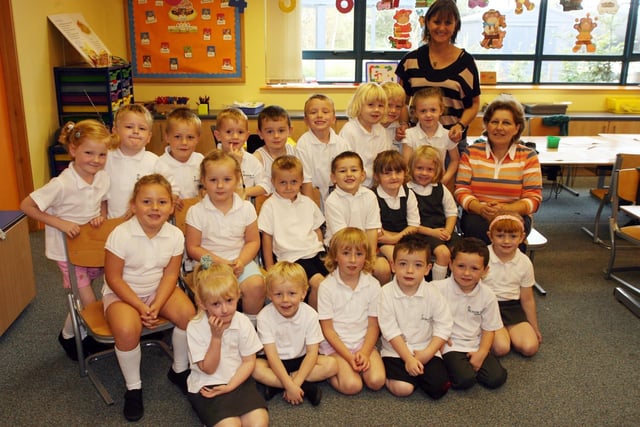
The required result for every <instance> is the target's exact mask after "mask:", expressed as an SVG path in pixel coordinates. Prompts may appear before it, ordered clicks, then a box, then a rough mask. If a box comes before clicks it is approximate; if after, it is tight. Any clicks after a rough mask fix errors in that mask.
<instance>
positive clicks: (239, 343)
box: [187, 312, 262, 393]
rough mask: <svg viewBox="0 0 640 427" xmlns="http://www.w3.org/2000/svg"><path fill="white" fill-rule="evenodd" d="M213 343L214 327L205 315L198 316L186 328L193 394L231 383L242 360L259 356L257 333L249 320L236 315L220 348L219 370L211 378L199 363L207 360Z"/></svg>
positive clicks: (225, 331) (237, 313)
mask: <svg viewBox="0 0 640 427" xmlns="http://www.w3.org/2000/svg"><path fill="white" fill-rule="evenodd" d="M210 343H211V327H210V326H209V319H208V318H207V315H206V313H198V315H197V316H196V317H195V318H194V319H193V320H191V321H190V322H189V324H188V325H187V344H188V346H189V362H190V363H191V374H189V377H188V378H187V389H188V390H189V392H190V393H198V392H200V389H201V388H202V387H204V386H207V385H221V384H227V383H229V380H231V377H233V376H234V375H235V373H236V371H237V370H238V368H239V367H240V365H241V364H242V358H243V357H246V356H250V355H252V354H256V353H257V352H258V351H259V350H260V349H261V348H262V344H260V340H259V339H258V334H257V333H256V330H255V329H254V328H253V324H252V323H251V321H250V320H249V318H248V317H247V316H246V315H244V314H243V313H240V312H236V313H235V314H234V315H233V319H231V324H229V327H228V328H227V329H225V330H224V332H223V333H222V341H221V345H220V362H219V363H218V368H217V369H216V371H215V372H214V373H213V374H211V375H209V374H206V373H204V372H202V371H201V370H200V368H199V367H198V362H200V361H202V360H204V357H205V355H206V354H207V350H208V349H209V344H210Z"/></svg>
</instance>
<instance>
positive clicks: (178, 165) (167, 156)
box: [160, 147, 204, 199]
mask: <svg viewBox="0 0 640 427" xmlns="http://www.w3.org/2000/svg"><path fill="white" fill-rule="evenodd" d="M202 159H204V156H203V155H202V154H201V153H198V152H195V151H194V152H193V153H191V156H189V158H188V159H187V161H186V162H181V161H178V160H176V159H175V158H173V157H172V156H171V147H166V148H165V150H164V153H163V154H162V156H160V162H162V163H164V164H165V165H166V166H167V169H168V171H167V173H168V174H169V176H170V177H171V178H173V181H174V182H175V185H176V188H177V189H178V192H177V193H176V194H178V195H179V196H180V198H181V199H189V198H191V197H196V196H197V195H198V188H199V185H200V163H202Z"/></svg>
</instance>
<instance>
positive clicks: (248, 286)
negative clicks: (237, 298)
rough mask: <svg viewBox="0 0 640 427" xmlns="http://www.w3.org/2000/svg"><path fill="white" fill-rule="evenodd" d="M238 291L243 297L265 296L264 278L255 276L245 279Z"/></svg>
mask: <svg viewBox="0 0 640 427" xmlns="http://www.w3.org/2000/svg"><path fill="white" fill-rule="evenodd" d="M240 290H241V291H242V296H243V297H249V298H260V297H264V296H265V295H266V292H267V287H266V285H265V283H264V278H263V277H262V276H258V275H255V276H251V277H249V278H247V279H245V280H244V281H243V282H242V283H241V284H240Z"/></svg>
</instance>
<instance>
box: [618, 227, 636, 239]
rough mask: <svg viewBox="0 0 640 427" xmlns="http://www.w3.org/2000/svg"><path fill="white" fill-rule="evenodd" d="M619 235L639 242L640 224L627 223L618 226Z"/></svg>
mask: <svg viewBox="0 0 640 427" xmlns="http://www.w3.org/2000/svg"><path fill="white" fill-rule="evenodd" d="M620 234H621V237H622V238H624V239H627V240H629V239H633V240H637V241H638V242H640V225H629V226H627V227H621V228H620Z"/></svg>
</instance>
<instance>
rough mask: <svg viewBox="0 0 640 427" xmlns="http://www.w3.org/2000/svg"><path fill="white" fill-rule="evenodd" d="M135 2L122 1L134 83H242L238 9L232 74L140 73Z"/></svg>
mask: <svg viewBox="0 0 640 427" xmlns="http://www.w3.org/2000/svg"><path fill="white" fill-rule="evenodd" d="M135 1H136V0H123V2H124V9H125V20H126V22H125V27H126V29H127V42H128V43H127V54H128V55H129V58H131V69H132V75H133V78H134V79H135V81H136V82H142V83H177V82H180V83H203V82H207V83H244V81H245V75H244V68H245V65H244V64H245V57H244V53H245V52H244V13H240V11H239V10H238V9H235V12H234V21H235V22H234V24H235V27H236V29H237V31H236V37H235V40H234V42H235V48H236V58H235V59H236V70H235V72H234V73H206V72H202V73H184V72H175V73H140V72H139V71H138V70H139V68H140V65H141V64H138V61H137V55H136V52H137V48H138V44H137V41H136V31H135V15H134V13H135V11H134V8H133V6H134V2H135Z"/></svg>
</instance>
